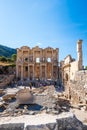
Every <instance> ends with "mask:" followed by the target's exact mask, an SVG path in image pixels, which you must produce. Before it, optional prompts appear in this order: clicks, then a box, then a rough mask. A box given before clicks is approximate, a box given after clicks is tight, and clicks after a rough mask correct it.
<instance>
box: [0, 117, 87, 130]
mask: <svg viewBox="0 0 87 130" xmlns="http://www.w3.org/2000/svg"><path fill="white" fill-rule="evenodd" d="M0 130H87V126H85V127H84V126H83V124H82V123H81V122H80V121H79V120H77V119H76V117H75V116H73V117H66V118H59V119H57V120H56V123H54V122H53V123H48V124H40V125H25V124H23V123H22V124H21V123H19V124H15V123H14V124H13V123H12V124H2V125H0Z"/></svg>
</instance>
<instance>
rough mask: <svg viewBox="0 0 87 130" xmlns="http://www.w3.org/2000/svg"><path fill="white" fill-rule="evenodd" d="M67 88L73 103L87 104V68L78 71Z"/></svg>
mask: <svg viewBox="0 0 87 130" xmlns="http://www.w3.org/2000/svg"><path fill="white" fill-rule="evenodd" d="M65 90H66V93H67V94H68V97H69V98H71V100H72V102H73V103H80V102H82V103H84V104H87V70H82V71H78V72H76V74H75V79H74V80H72V81H69V82H68V83H67V85H66V86H65Z"/></svg>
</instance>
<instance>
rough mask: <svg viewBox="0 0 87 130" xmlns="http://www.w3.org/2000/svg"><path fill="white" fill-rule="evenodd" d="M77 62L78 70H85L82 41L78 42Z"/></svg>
mask: <svg viewBox="0 0 87 130" xmlns="http://www.w3.org/2000/svg"><path fill="white" fill-rule="evenodd" d="M77 60H78V70H82V69H83V57H82V40H79V41H78V42H77Z"/></svg>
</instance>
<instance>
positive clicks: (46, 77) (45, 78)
mask: <svg viewBox="0 0 87 130" xmlns="http://www.w3.org/2000/svg"><path fill="white" fill-rule="evenodd" d="M45 79H47V66H46V65H45Z"/></svg>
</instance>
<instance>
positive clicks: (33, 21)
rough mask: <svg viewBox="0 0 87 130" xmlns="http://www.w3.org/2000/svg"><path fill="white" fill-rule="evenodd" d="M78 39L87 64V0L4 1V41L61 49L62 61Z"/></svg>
mask: <svg viewBox="0 0 87 130" xmlns="http://www.w3.org/2000/svg"><path fill="white" fill-rule="evenodd" d="M78 39H83V57H84V59H83V62H84V65H87V56H86V55H87V0H0V44H2V45H6V46H9V47H12V48H18V47H21V46H23V45H27V46H30V47H34V46H36V45H38V46H40V47H43V48H45V47H48V46H51V47H53V48H59V58H60V60H62V59H63V58H65V57H66V56H67V55H68V54H71V55H72V57H73V58H77V53H76V43H77V40H78Z"/></svg>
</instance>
